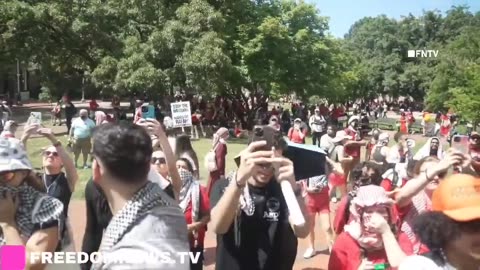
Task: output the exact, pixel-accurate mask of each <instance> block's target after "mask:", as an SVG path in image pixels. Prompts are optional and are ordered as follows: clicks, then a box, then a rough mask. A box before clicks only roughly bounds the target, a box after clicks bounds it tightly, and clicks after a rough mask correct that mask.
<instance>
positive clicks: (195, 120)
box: [192, 114, 200, 125]
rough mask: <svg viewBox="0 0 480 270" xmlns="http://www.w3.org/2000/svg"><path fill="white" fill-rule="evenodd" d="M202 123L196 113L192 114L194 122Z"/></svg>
mask: <svg viewBox="0 0 480 270" xmlns="http://www.w3.org/2000/svg"><path fill="white" fill-rule="evenodd" d="M198 123H200V120H199V119H198V117H197V115H196V114H192V124H194V125H195V124H198Z"/></svg>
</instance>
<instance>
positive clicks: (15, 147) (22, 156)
mask: <svg viewBox="0 0 480 270" xmlns="http://www.w3.org/2000/svg"><path fill="white" fill-rule="evenodd" d="M18 170H29V171H31V170H32V164H31V163H30V160H28V156H27V152H26V151H25V148H24V147H23V145H22V143H21V142H20V140H18V139H14V138H0V172H11V171H18Z"/></svg>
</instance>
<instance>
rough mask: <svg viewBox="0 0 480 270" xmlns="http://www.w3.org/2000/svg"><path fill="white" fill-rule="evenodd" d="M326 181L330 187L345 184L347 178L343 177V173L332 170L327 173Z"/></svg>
mask: <svg viewBox="0 0 480 270" xmlns="http://www.w3.org/2000/svg"><path fill="white" fill-rule="evenodd" d="M328 182H329V184H330V185H331V186H332V187H338V186H341V185H345V184H346V183H347V180H346V179H345V175H343V174H337V173H333V172H332V173H330V174H329V175H328Z"/></svg>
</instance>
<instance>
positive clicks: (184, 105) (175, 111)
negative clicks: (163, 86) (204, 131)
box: [170, 101, 192, 128]
mask: <svg viewBox="0 0 480 270" xmlns="http://www.w3.org/2000/svg"><path fill="white" fill-rule="evenodd" d="M170 107H171V110H172V120H173V127H176V128H177V127H191V126H192V112H191V111H190V102H188V101H182V102H175V103H172V104H170Z"/></svg>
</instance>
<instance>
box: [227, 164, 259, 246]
mask: <svg viewBox="0 0 480 270" xmlns="http://www.w3.org/2000/svg"><path fill="white" fill-rule="evenodd" d="M235 179H237V172H236V171H235V172H231V173H230V174H229V176H228V177H227V180H228V183H231V182H232V181H235ZM239 202H240V211H238V213H237V215H236V217H235V220H234V223H233V224H234V232H235V235H234V236H235V245H236V246H237V247H239V246H240V239H241V234H240V226H241V218H240V217H241V215H242V212H243V213H245V215H247V216H253V214H254V213H255V203H254V202H253V200H252V196H250V191H249V190H248V185H246V186H245V188H244V189H243V191H242V194H241V195H240V199H239Z"/></svg>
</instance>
